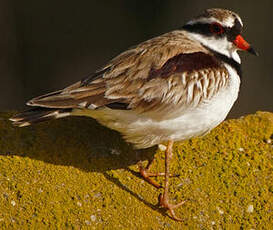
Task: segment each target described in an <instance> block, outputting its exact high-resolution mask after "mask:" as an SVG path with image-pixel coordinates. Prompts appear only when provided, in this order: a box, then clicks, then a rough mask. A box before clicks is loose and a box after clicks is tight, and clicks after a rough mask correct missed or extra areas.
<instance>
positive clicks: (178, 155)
mask: <svg viewBox="0 0 273 230" xmlns="http://www.w3.org/2000/svg"><path fill="white" fill-rule="evenodd" d="M12 114H13V113H1V114H0V204H1V205H0V229H165V228H166V229H273V146H272V143H273V140H272V137H273V113H270V112H257V113H256V114H254V115H248V116H245V117H242V118H239V119H236V120H228V121H225V122H223V123H222V124H221V125H220V126H218V127H217V128H216V129H214V130H213V131H212V132H211V133H210V134H208V135H206V136H204V137H202V138H194V139H191V140H189V141H185V142H183V143H182V142H181V143H176V144H175V146H174V159H173V162H172V167H171V169H172V171H173V172H174V173H178V174H179V175H180V176H179V177H178V178H174V179H172V180H171V196H172V199H174V201H175V200H176V201H177V202H178V201H181V200H186V201H187V202H186V203H185V204H184V205H183V206H182V207H180V208H179V209H177V211H176V214H177V216H179V217H181V218H182V219H183V221H182V222H175V221H173V220H172V219H170V218H169V217H168V216H167V214H166V212H165V211H164V210H162V209H160V208H159V207H158V206H157V202H158V201H157V197H158V195H159V192H161V191H159V190H157V189H155V188H153V187H152V186H150V185H149V184H147V183H146V182H144V181H143V180H142V179H141V178H140V177H139V176H138V174H137V171H138V170H137V165H136V162H137V161H138V160H140V159H148V158H150V157H151V156H152V155H153V154H154V153H156V152H157V154H156V162H155V164H154V167H153V170H154V171H163V170H164V161H163V156H164V154H163V152H160V151H159V150H155V149H148V150H145V151H141V152H137V151H135V150H133V149H132V148H131V146H129V145H127V144H126V143H124V142H123V140H122V138H121V137H120V136H119V135H118V134H117V133H116V132H114V131H111V130H108V129H106V128H104V127H102V126H100V125H99V124H98V123H96V122H95V121H94V120H92V119H88V118H80V117H73V118H65V119H61V120H56V121H51V122H47V123H43V124H38V125H35V126H31V127H25V128H16V127H13V126H12V125H11V123H10V122H9V121H8V117H10V116H11V115H12ZM157 180H159V181H160V182H162V178H158V179H157Z"/></svg>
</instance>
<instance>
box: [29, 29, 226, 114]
mask: <svg viewBox="0 0 273 230" xmlns="http://www.w3.org/2000/svg"><path fill="white" fill-rule="evenodd" d="M227 78H228V72H227V70H226V68H225V67H224V65H223V64H222V63H221V62H219V61H218V59H217V58H216V57H215V56H214V55H213V54H212V53H210V51H209V50H207V49H206V48H205V47H203V46H202V45H201V44H200V43H197V42H196V41H193V40H191V39H189V38H188V37H187V34H186V32H184V31H173V32H170V33H167V34H164V35H161V36H159V37H156V38H153V39H151V40H149V41H146V42H143V43H141V44H140V45H138V46H136V47H135V48H132V49H130V50H128V51H126V52H124V53H122V54H120V55H119V56H117V57H116V58H114V59H113V60H111V61H110V62H109V63H108V65H106V66H105V67H104V68H103V69H101V70H99V71H97V72H96V73H95V74H94V75H90V76H88V77H87V78H86V79H83V80H82V81H79V82H77V83H75V84H73V85H71V86H69V87H67V88H65V89H63V90H61V91H57V92H53V93H50V94H46V95H43V96H40V97H37V98H34V99H32V100H31V101H30V102H28V105H31V106H41V107H49V108H83V107H84V108H89V109H90V108H91V109H96V108H100V107H103V106H108V107H110V108H112V109H115V108H118V109H119V108H124V107H125V108H127V109H133V110H135V111H137V112H140V113H143V112H149V111H162V112H166V110H168V111H170V110H171V109H174V108H176V107H177V106H179V108H182V109H183V108H187V107H188V106H195V105H198V104H199V103H201V102H202V101H204V100H206V99H209V98H211V97H212V96H213V95H215V94H216V93H217V92H218V91H219V90H220V89H221V88H223V87H225V86H226V84H227ZM123 105H126V106H123Z"/></svg>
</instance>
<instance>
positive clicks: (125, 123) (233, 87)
mask: <svg viewBox="0 0 273 230" xmlns="http://www.w3.org/2000/svg"><path fill="white" fill-rule="evenodd" d="M226 68H227V69H228V71H229V74H230V82H229V86H228V87H227V88H225V89H224V90H222V91H221V92H219V93H218V94H217V95H216V96H215V97H214V98H212V99H211V100H210V101H207V102H206V103H202V104H200V105H199V106H198V107H195V108H192V109H187V110H186V111H184V112H183V113H182V114H178V116H177V117H176V118H173V119H169V120H153V119H150V118H148V117H145V116H142V115H139V114H138V115H136V114H135V113H134V112H133V111H130V110H129V111H124V110H111V109H108V108H106V109H102V110H89V111H88V112H87V111H79V110H77V111H75V112H74V113H73V114H74V115H84V116H91V117H93V118H95V119H96V120H98V121H99V122H100V123H102V124H103V125H105V126H107V127H109V128H111V129H114V130H117V131H119V132H120V133H121V134H123V136H124V138H125V139H126V141H128V142H131V143H133V144H134V145H135V147H136V148H148V147H151V146H153V145H156V144H160V143H162V142H165V141H168V140H174V141H177V140H186V139H189V138H192V137H195V136H200V135H203V134H205V133H206V132H208V131H210V130H211V129H213V128H214V127H216V126H217V125H218V124H220V123H221V122H222V121H223V120H224V119H225V118H226V116H227V114H228V112H229V111H230V109H231V107H232V105H233V104H234V102H235V100H236V99H237V97H238V92H239V86H240V78H239V76H238V75H237V73H236V72H235V71H234V70H233V69H232V68H231V67H229V66H228V65H226Z"/></svg>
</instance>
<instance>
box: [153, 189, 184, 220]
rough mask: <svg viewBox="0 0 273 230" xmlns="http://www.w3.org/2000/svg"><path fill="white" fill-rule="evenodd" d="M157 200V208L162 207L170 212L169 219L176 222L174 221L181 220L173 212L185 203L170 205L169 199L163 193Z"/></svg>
mask: <svg viewBox="0 0 273 230" xmlns="http://www.w3.org/2000/svg"><path fill="white" fill-rule="evenodd" d="M158 200H159V206H160V207H162V208H165V209H167V210H169V211H170V214H171V217H172V219H174V220H176V221H182V219H181V218H178V217H177V216H176V215H175V212H174V209H176V208H179V207H180V206H181V205H183V204H184V203H185V202H186V201H182V202H179V203H178V204H171V203H170V202H169V198H168V196H167V194H166V193H163V195H162V194H160V195H159V197H158Z"/></svg>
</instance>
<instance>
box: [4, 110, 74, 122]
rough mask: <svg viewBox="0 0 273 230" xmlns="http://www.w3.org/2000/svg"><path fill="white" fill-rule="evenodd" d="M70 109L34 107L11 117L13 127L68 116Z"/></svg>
mask: <svg viewBox="0 0 273 230" xmlns="http://www.w3.org/2000/svg"><path fill="white" fill-rule="evenodd" d="M71 111H72V109H51V108H42V107H35V108H33V109H30V110H27V111H24V112H21V113H18V114H16V115H15V116H13V117H11V118H10V119H9V120H10V121H12V122H13V125H15V126H19V127H23V126H28V125H32V124H35V123H38V122H42V121H48V120H51V119H57V118H62V117H67V116H70V114H71Z"/></svg>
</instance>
